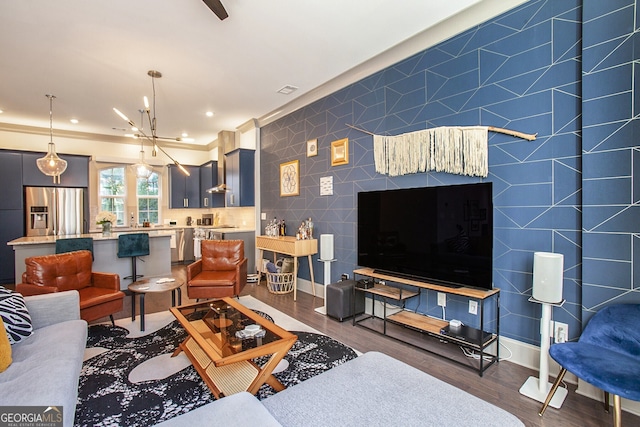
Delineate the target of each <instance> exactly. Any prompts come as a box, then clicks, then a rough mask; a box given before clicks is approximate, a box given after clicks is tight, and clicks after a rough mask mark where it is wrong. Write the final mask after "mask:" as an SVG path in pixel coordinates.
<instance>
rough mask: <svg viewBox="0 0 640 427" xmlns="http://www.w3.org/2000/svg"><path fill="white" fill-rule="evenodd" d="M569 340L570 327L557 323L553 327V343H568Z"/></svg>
mask: <svg viewBox="0 0 640 427" xmlns="http://www.w3.org/2000/svg"><path fill="white" fill-rule="evenodd" d="M568 339H569V325H567V324H566V323H560V322H555V323H554V326H553V342H556V343H559V342H567V340H568Z"/></svg>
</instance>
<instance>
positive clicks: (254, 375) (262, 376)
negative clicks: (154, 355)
mask: <svg viewBox="0 0 640 427" xmlns="http://www.w3.org/2000/svg"><path fill="white" fill-rule="evenodd" d="M171 312H172V313H173V315H174V316H175V317H176V319H178V321H179V322H180V324H181V325H182V326H183V327H184V328H185V330H186V331H187V333H188V334H189V336H188V337H187V338H186V339H185V340H184V341H183V342H182V343H181V344H180V347H179V348H177V349H176V351H175V352H174V354H173V355H174V356H176V355H177V354H179V353H180V352H181V351H184V352H185V354H186V355H187V357H188V358H189V360H190V361H191V363H193V366H194V367H195V368H196V371H198V374H200V376H201V377H202V379H203V380H204V382H205V383H206V384H207V386H208V387H209V389H210V390H211V392H212V393H213V394H214V396H215V397H216V398H218V399H219V398H221V397H224V396H229V395H231V394H235V393H239V392H241V391H248V392H249V393H251V394H256V393H257V392H258V389H259V388H260V387H261V386H262V384H264V383H267V384H269V385H270V386H271V387H273V388H274V390H276V391H281V390H284V389H285V386H284V385H283V384H282V383H281V382H280V381H278V379H277V378H276V377H274V376H273V374H272V372H273V369H274V368H275V367H276V365H277V364H278V363H279V362H280V361H281V360H282V358H283V357H284V356H285V355H286V354H287V352H288V351H289V349H290V348H291V346H293V344H294V343H295V342H296V340H297V339H298V337H297V336H295V335H293V334H292V333H290V332H288V331H285V330H284V329H282V328H281V327H279V326H277V325H275V324H274V323H273V322H270V321H268V320H267V319H265V318H263V317H261V316H259V315H258V314H256V313H255V312H254V311H252V310H250V309H249V308H247V307H245V306H243V305H242V304H240V303H239V302H238V301H236V300H235V299H233V298H222V299H218V300H210V301H205V302H199V303H195V304H188V305H184V306H180V307H173V308H171ZM248 325H258V326H259V327H260V330H261V332H260V333H259V334H258V335H256V336H253V337H247V336H242V334H243V333H245V332H247V331H248V330H247V329H245V327H246V326H248ZM238 335H240V337H239V336H238ZM260 356H270V357H269V359H268V361H267V362H266V363H265V364H264V366H262V367H260V366H258V365H257V364H256V363H254V362H253V361H252V359H254V358H256V357H260Z"/></svg>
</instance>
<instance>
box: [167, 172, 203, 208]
mask: <svg viewBox="0 0 640 427" xmlns="http://www.w3.org/2000/svg"><path fill="white" fill-rule="evenodd" d="M182 166H184V168H185V169H186V170H187V171H188V172H189V173H190V175H189V176H187V175H185V174H184V173H182V171H181V170H180V169H179V168H178V167H177V166H176V165H169V166H168V167H169V209H182V208H199V207H200V168H199V167H198V166H187V165H182Z"/></svg>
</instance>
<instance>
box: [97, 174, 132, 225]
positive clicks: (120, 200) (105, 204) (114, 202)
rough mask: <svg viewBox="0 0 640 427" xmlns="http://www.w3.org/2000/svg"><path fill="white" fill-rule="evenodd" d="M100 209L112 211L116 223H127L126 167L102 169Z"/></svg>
mask: <svg viewBox="0 0 640 427" xmlns="http://www.w3.org/2000/svg"><path fill="white" fill-rule="evenodd" d="M99 194H100V210H103V211H108V212H112V213H114V214H115V216H116V218H117V220H116V223H115V224H114V225H124V224H125V211H124V208H125V195H126V188H125V168H124V167H115V168H110V169H103V170H101V171H100V193H99Z"/></svg>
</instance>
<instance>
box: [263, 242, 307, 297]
mask: <svg viewBox="0 0 640 427" xmlns="http://www.w3.org/2000/svg"><path fill="white" fill-rule="evenodd" d="M256 248H258V249H260V260H262V258H263V254H264V251H272V252H273V253H274V262H275V254H276V253H280V254H284V255H289V256H291V257H293V300H294V301H295V300H296V298H297V290H298V257H301V256H307V258H308V259H309V273H310V274H311V291H312V292H313V296H314V297H315V296H316V290H315V278H314V276H313V262H312V260H311V255H315V254H317V253H318V241H317V240H316V239H306V240H297V239H296V238H295V237H293V236H277V237H271V236H257V237H256ZM259 264H260V265H259V272H260V273H262V261H260V262H259Z"/></svg>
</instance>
